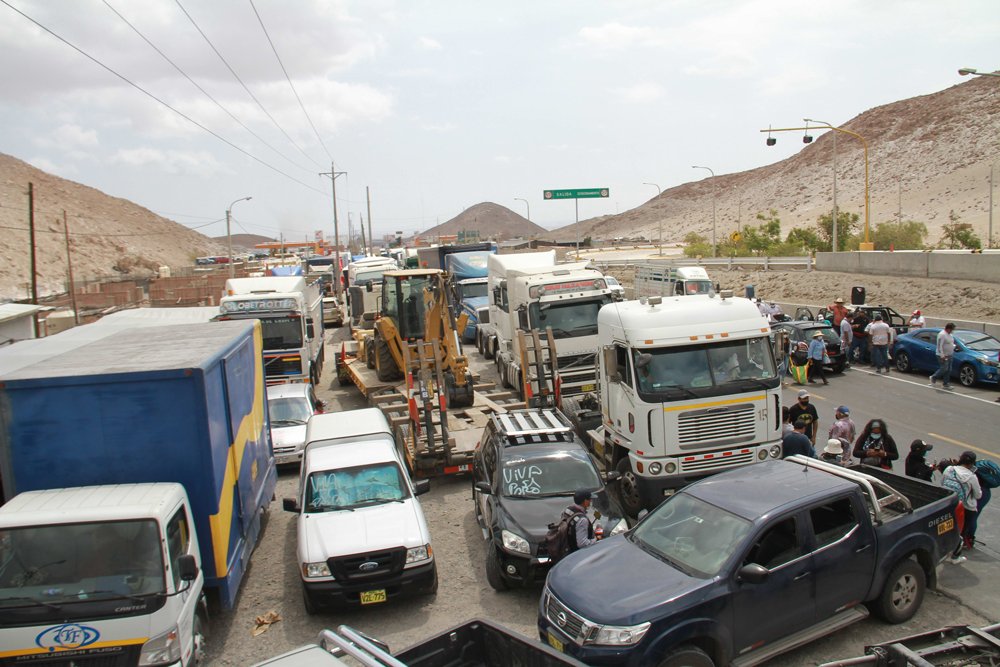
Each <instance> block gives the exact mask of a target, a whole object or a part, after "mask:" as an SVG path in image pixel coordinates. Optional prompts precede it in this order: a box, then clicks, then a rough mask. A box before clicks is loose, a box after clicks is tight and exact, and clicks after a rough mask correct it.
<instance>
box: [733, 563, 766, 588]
mask: <svg viewBox="0 0 1000 667" xmlns="http://www.w3.org/2000/svg"><path fill="white" fill-rule="evenodd" d="M770 573H771V572H770V570H768V569H767V568H766V567H764V566H763V565H758V564H757V563H747V564H746V565H744V566H743V567H741V568H740V569H739V571H738V572H737V573H736V580H737V581H740V582H742V583H746V584H761V583H764V582H765V581H766V580H767V576H768V575H769V574H770Z"/></svg>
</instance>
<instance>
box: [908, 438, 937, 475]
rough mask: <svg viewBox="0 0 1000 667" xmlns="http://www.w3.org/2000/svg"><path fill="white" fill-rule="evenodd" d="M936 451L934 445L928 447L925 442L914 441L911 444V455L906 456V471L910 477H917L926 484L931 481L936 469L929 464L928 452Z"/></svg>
mask: <svg viewBox="0 0 1000 667" xmlns="http://www.w3.org/2000/svg"><path fill="white" fill-rule="evenodd" d="M932 449H934V445H928V444H927V443H926V442H924V441H923V440H919V439H918V440H914V441H913V442H911V443H910V453H909V454H907V455H906V461H905V462H904V465H905V467H904V470H905V471H906V475H907V476H908V477H916V478H917V479H922V480H924V481H925V482H929V481H931V477H933V476H934V470H936V468H935V467H934V466H932V465H931V464H929V463H928V462H927V452H929V451H931V450H932Z"/></svg>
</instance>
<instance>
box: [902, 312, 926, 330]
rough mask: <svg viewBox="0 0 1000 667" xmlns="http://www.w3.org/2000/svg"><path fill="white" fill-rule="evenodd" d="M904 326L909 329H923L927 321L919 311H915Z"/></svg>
mask: <svg viewBox="0 0 1000 667" xmlns="http://www.w3.org/2000/svg"><path fill="white" fill-rule="evenodd" d="M906 326H908V327H909V328H911V329H923V328H924V327H925V326H927V320H925V319H924V316H923V315H922V314H921V313H920V311H919V310H915V311H913V314H912V315H910V321H909V322H907V323H906Z"/></svg>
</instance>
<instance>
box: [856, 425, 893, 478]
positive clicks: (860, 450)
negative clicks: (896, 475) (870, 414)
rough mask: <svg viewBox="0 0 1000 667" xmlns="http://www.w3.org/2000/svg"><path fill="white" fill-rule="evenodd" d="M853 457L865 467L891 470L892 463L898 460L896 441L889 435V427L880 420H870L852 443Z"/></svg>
mask: <svg viewBox="0 0 1000 667" xmlns="http://www.w3.org/2000/svg"><path fill="white" fill-rule="evenodd" d="M853 454H854V457H855V458H859V459H861V463H863V464H864V465H866V466H875V467H877V468H882V469H883V470H892V462H893V461H895V460H897V459H898V458H899V450H898V449H896V441H895V440H893V438H892V436H891V435H889V427H888V426H886V423H885V421H884V420H882V419H872V420H870V421H869V422H868V423H867V424H865V428H864V429H863V430H862V431H861V435H859V436H858V439H857V441H856V442H855V443H854V452H853Z"/></svg>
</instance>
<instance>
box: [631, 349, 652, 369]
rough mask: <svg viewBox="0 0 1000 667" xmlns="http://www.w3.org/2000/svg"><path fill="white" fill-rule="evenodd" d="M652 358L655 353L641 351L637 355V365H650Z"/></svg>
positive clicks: (639, 366) (643, 366) (640, 366)
mask: <svg viewBox="0 0 1000 667" xmlns="http://www.w3.org/2000/svg"><path fill="white" fill-rule="evenodd" d="M652 360H653V355H651V354H650V353H649V352H641V353H639V354H638V355H636V358H635V367H636V368H645V367H646V366H648V365H649V362H651V361H652Z"/></svg>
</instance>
